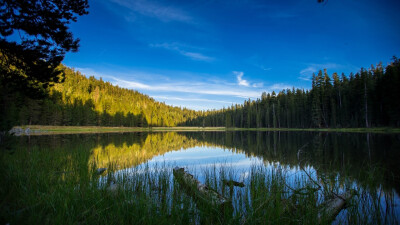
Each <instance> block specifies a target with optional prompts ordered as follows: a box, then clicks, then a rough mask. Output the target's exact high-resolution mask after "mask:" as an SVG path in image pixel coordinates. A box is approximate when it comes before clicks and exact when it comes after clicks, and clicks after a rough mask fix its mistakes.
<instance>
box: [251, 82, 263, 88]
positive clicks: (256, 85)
mask: <svg viewBox="0 0 400 225" xmlns="http://www.w3.org/2000/svg"><path fill="white" fill-rule="evenodd" d="M251 86H252V87H254V88H259V87H263V86H264V83H262V82H260V83H254V84H253V85H251Z"/></svg>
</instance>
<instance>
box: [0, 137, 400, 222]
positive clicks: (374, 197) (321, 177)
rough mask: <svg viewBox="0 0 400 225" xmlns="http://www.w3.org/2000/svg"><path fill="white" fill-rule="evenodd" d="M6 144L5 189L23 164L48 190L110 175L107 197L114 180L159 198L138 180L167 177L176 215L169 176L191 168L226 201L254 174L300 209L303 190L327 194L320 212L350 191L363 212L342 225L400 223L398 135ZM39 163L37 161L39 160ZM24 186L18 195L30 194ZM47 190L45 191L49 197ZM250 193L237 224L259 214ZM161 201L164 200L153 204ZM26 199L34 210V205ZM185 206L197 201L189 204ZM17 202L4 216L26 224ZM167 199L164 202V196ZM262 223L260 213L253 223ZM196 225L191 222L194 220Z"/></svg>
mask: <svg viewBox="0 0 400 225" xmlns="http://www.w3.org/2000/svg"><path fill="white" fill-rule="evenodd" d="M7 144H8V146H12V147H8V150H6V151H3V153H2V160H3V164H6V165H8V166H3V167H2V170H3V171H2V173H3V174H9V176H7V175H3V176H5V177H3V179H10V182H11V183H12V182H13V181H12V180H13V179H14V178H10V176H11V174H13V173H14V172H13V173H11V172H10V171H8V170H10V168H12V165H13V164H15V165H18V163H21V165H20V166H21V167H20V168H19V167H18V166H15V168H14V169H15V170H21V171H24V172H21V174H26V173H28V172H27V171H30V172H29V173H32V176H34V175H33V174H35V173H36V172H32V170H33V171H36V170H41V169H42V168H43V171H44V172H43V174H39V175H36V176H38V177H40V176H42V175H43V178H42V179H44V180H46V179H47V178H46V177H49V178H48V180H49V182H50V183H51V182H55V183H57V184H58V182H60V181H59V180H60V179H61V178H55V177H57V176H59V177H63V178H62V179H61V180H63V182H64V183H65V180H69V181H68V182H71V183H74V185H75V187H74V188H76V185H77V183H78V184H79V185H83V184H82V183H80V181H77V180H79V179H82V180H84V179H86V178H83V177H85V176H86V173H87V172H85V171H95V170H96V169H98V168H107V169H108V170H107V172H106V173H104V174H102V175H101V176H100V177H99V178H96V179H98V183H99V185H98V187H99V188H101V187H103V186H105V185H106V184H107V183H109V180H110V178H113V179H114V180H115V179H116V180H118V179H122V180H123V181H124V182H125V183H124V187H128V189H129V182H136V183H131V186H132V187H133V186H135V187H136V191H137V190H138V189H140V190H141V191H143V192H149V193H151V192H152V191H151V189H146V188H142V189H141V188H140V187H138V184H139V183H140V182H143V181H140V180H138V178H137V177H141V176H142V175H143V174H144V173H149V174H152V175H151V176H157V174H158V175H160V174H163V173H162V171H167V173H166V174H167V175H166V176H167V179H166V180H168V181H167V182H170V183H169V184H168V185H167V187H166V190H167V189H168V190H167V191H166V193H167V194H165V195H166V196H167V197H165V196H164V198H166V199H169V200H165V201H167V202H169V203H166V205H167V206H171V207H172V205H173V204H174V203H173V202H174V200H171V199H170V198H173V196H174V194H173V193H174V187H173V176H172V173H171V171H172V168H174V167H176V166H177V167H183V168H185V170H186V171H188V172H189V173H190V174H193V175H194V177H195V178H196V179H198V180H199V181H200V182H202V183H205V184H207V185H209V186H211V187H213V188H214V189H215V190H216V191H217V192H219V193H222V194H223V195H226V196H229V194H227V192H229V191H227V190H228V189H229V188H227V187H224V186H223V185H222V184H221V182H220V181H219V180H221V179H224V178H229V179H232V180H236V181H238V182H243V183H244V184H245V185H246V187H247V186H252V187H253V185H254V174H256V173H260V172H261V174H264V175H265V174H266V177H267V179H266V180H268V179H269V178H271V177H272V179H274V178H273V177H276V176H278V177H280V179H282V180H283V185H282V187H281V192H282V193H281V195H282V196H285V197H282V198H288V199H289V198H290V199H292V198H293V196H294V195H295V193H297V192H296V190H303V189H304V187H307V188H308V189H307V190H311V189H312V188H314V189H319V190H318V191H314V192H313V196H316V197H314V198H315V199H314V200H313V201H315V202H317V203H316V204H319V203H321V202H323V201H324V200H326V199H327V196H326V195H321V193H322V192H324V193H326V192H327V191H329V192H332V193H337V194H338V193H341V192H344V191H346V190H349V189H354V190H356V191H357V193H358V194H357V201H358V203H357V204H356V205H355V206H351V205H350V206H349V207H348V208H347V209H346V210H342V211H341V213H340V214H339V215H338V217H336V220H334V223H364V222H368V223H377V222H378V223H382V224H393V223H398V222H399V219H400V205H399V204H400V199H399V194H400V178H399V176H400V163H399V162H400V135H399V134H370V133H320V132H257V131H235V132H233V131H232V132H154V133H147V132H137V133H123V134H115V133H113V134H85V135H83V134H72V135H42V136H22V137H15V138H13V139H12V140H10V141H9V143H7ZM35 157H36V159H35V160H33V158H35ZM6 162H7V163H6ZM155 171H156V172H155ZM168 171H169V172H168ZM255 171H256V172H255ZM15 173H16V174H18V173H17V172H15ZM83 174H85V175H83ZM154 174H156V175H154ZM164 175H165V174H164ZM13 176H15V174H14V175H13ZM24 176H27V175H24ZM32 176H29V179H33V178H32ZM72 177H73V178H72ZM88 177H90V178H87V179H89V180H90V182H93V176H92V175H90V176H89V175H88ZM135 177H136V178H135ZM268 177H269V178H268ZM15 179H17V178H15ZM37 179H38V178H37ZM135 179H136V180H135ZM143 179H144V180H147V179H148V180H151V179H154V183H155V184H154V185H156V186H157V185H158V186H157V187H159V186H161V182H160V181H159V180H157V179H158V178H148V177H145V178H143ZM263 179H264V178H263ZM129 180H131V181H129ZM46 182H47V181H46ZM88 182H89V181H88ZM90 182H89V183H90ZM138 182H139V183H138ZM17 183H20V184H21V186H23V185H28V184H25V183H24V182H22V181H18V182H17ZM30 185H31V184H30ZM143 185H144V184H143ZM2 186H4V187H5V188H3V189H4V190H5V191H3V194H4V195H5V193H6V192H7V188H10V187H8V186H7V187H6V186H5V185H2ZM21 186H20V187H19V188H23V187H21ZM39 186H40V185H39ZM60 187H61V186H60ZM263 187H264V186H263ZM25 188H30V187H25ZM38 188H39V189H40V187H38ZM42 188H44V189H45V190H46V188H48V187H42ZM265 188H266V189H268V188H267V187H265ZM258 189H260V188H258ZM314 189H312V190H314ZM251 190H253V189H246V188H239V187H235V188H234V191H233V192H232V190H231V193H230V198H232V201H233V206H234V213H233V215H234V217H235V216H236V217H237V221H242V220H243V218H239V217H245V216H243V215H245V214H246V213H243V211H250V210H254V206H247V205H246V204H248V205H252V204H256V201H257V198H251V200H246V201H244V200H243V201H242V200H240V199H241V198H243V197H240V196H245V195H249V196H252V197H253V195H254V194H252V193H250V192H251ZM268 190H270V189H268ZM17 192H18V190H17ZM247 192H248V193H247ZM42 193H46V191H42ZM153 194H154V193H153ZM21 195H23V194H21ZM154 196H158V195H157V194H154ZM232 196H233V197H232ZM235 196H239V197H235ZM27 198H32V199H31V200H32V201H35V200H34V199H35V198H34V197H27ZM152 198H153V197H152ZM186 198H190V196H188V195H187V196H186ZM280 198H281V197H280ZM13 199H14V200H10V201H6V202H8V204H5V203H3V206H2V207H3V211H4V209H6V210H7V211H9V213H5V214H3V216H4V218H7V219H9V220H11V221H12V220H13V219H15V221H19V222H20V221H21V220H20V219H21V218H20V217H15V215H14V214H12V213H13V212H14V211H18V210H21V207H22V208H24V207H27V206H26V205H28V204H23V203H18V196H15V197H13ZM160 199H162V196H161V195H160ZM296 201H299V200H296ZM66 202H68V200H66ZM32 204H33V203H32ZM181 204H186V203H181ZM188 204H193V203H188ZM263 204H265V203H263ZM22 205H23V206H24V207H23V206H22ZM4 207H5V208H4ZM193 207H195V206H193ZM161 208H162V207H161ZM159 210H161V211H162V209H157V210H156V211H159ZM172 211H173V210H172ZM172 211H171V209H168V210H167V209H166V212H168V214H173V212H172ZM195 211H196V210H195ZM199 211H201V210H199ZM255 211H256V210H255ZM24 213H25V216H26V217H29V216H31V215H30V214H29V213H27V212H24ZM24 213H23V214H24ZM255 213H256V212H253V214H254V215H255ZM257 213H258V212H257ZM195 214H196V215H197V216H196V218H197V219H195V220H194V221H195V223H198V222H199V221H201V219H199V218H200V217H201V216H199V215H201V213H199V212H197V213H195ZM254 215H252V216H253V217H254V218H252V220H251V219H250V218H248V220H247V221H253V222H252V223H259V222H257V220H255V216H254ZM277 215H279V214H277ZM18 218H19V219H18ZM33 218H35V217H33ZM33 218H32V220H34V219H33ZM60 220H62V218H60ZM50 221H51V220H50ZM189 221H191V222H193V220H190V219H189ZM232 221H233V222H232ZM232 221H231V222H232V223H235V222H234V221H236V220H235V219H233V220H232ZM306 221H309V220H306ZM310 221H313V220H310ZM71 222H74V221H71ZM75 222H76V221H75Z"/></svg>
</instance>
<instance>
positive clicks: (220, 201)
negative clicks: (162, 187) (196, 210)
mask: <svg viewBox="0 0 400 225" xmlns="http://www.w3.org/2000/svg"><path fill="white" fill-rule="evenodd" d="M173 174H174V177H175V178H176V180H177V181H178V183H179V184H180V185H181V186H182V187H184V188H185V190H186V191H187V193H188V194H189V195H191V196H192V197H194V199H195V200H197V201H200V202H202V204H205V205H210V204H211V205H213V206H216V207H218V208H221V209H225V208H232V202H231V201H230V200H228V199H226V198H225V197H224V196H222V195H220V194H219V193H218V192H216V191H215V190H213V189H210V188H209V187H208V186H207V185H204V184H202V183H200V181H198V180H196V179H195V178H194V177H193V175H191V174H190V173H188V172H185V169H184V168H179V167H175V168H174V169H173Z"/></svg>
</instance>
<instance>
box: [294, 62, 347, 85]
mask: <svg viewBox="0 0 400 225" xmlns="http://www.w3.org/2000/svg"><path fill="white" fill-rule="evenodd" d="M343 67H344V66H342V65H339V64H336V63H324V64H317V63H311V64H308V66H307V67H306V68H304V69H302V70H300V72H299V73H300V76H299V77H298V78H299V79H300V80H305V81H310V80H311V77H312V74H313V73H317V72H318V71H319V70H323V69H338V68H343Z"/></svg>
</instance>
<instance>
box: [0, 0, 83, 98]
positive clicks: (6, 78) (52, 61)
mask: <svg viewBox="0 0 400 225" xmlns="http://www.w3.org/2000/svg"><path fill="white" fill-rule="evenodd" d="M88 7H89V4H88V1H87V0H44V1H41V0H24V1H19V0H0V84H1V83H3V84H7V86H9V87H10V86H11V87H14V88H19V89H22V90H24V91H27V90H28V91H29V90H45V89H46V88H47V87H48V85H49V84H50V83H52V82H60V81H62V80H63V76H62V71H61V70H58V69H57V67H58V66H59V65H60V63H61V62H62V60H63V59H64V56H65V54H66V52H69V51H73V52H74V51H77V50H78V47H79V39H78V38H74V37H73V35H72V33H71V32H70V30H69V27H68V25H69V24H70V23H71V22H76V21H77V17H78V16H82V15H85V14H88V11H87V9H88Z"/></svg>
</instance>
